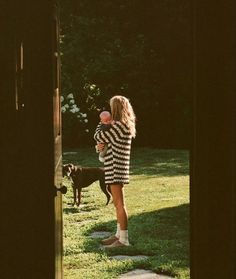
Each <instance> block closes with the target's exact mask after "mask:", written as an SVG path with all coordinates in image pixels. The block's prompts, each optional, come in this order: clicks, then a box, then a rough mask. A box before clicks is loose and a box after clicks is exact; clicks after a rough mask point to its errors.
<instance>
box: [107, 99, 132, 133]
mask: <svg viewBox="0 0 236 279" xmlns="http://www.w3.org/2000/svg"><path fill="white" fill-rule="evenodd" d="M110 106H111V114H112V119H113V120H114V121H120V122H122V123H124V124H126V126H128V128H129V129H130V133H131V135H132V137H133V138H135V136H136V128H135V122H136V117H135V114H134V110H133V108H132V106H131V104H130V101H129V100H128V99H127V98H126V97H124V96H121V95H116V96H114V97H112V98H111V99H110Z"/></svg>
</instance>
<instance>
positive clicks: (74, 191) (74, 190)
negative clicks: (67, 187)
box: [72, 185, 76, 206]
mask: <svg viewBox="0 0 236 279" xmlns="http://www.w3.org/2000/svg"><path fill="white" fill-rule="evenodd" d="M72 187H73V195H74V196H73V198H74V202H73V206H74V205H75V204H76V187H75V186H74V185H73V186H72Z"/></svg>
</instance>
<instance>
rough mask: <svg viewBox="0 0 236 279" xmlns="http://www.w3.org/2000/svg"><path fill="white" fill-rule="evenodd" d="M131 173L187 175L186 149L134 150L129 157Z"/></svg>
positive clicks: (168, 175)
mask: <svg viewBox="0 0 236 279" xmlns="http://www.w3.org/2000/svg"><path fill="white" fill-rule="evenodd" d="M131 174H133V175H149V176H150V175H151V176H166V177H171V176H180V175H181V176H183V175H189V154H188V151H186V150H155V149H154V150H153V151H152V150H149V149H141V150H135V151H134V153H133V155H132V157H131Z"/></svg>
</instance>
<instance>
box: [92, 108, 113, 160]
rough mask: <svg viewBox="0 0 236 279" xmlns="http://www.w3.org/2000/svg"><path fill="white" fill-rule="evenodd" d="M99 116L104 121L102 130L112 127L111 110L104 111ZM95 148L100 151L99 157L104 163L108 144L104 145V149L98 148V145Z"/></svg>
mask: <svg viewBox="0 0 236 279" xmlns="http://www.w3.org/2000/svg"><path fill="white" fill-rule="evenodd" d="M99 117H100V121H101V123H102V125H101V130H102V131H106V130H108V129H110V127H111V124H112V119H111V114H110V112H109V111H102V112H101V113H100V115H99ZM95 148H96V151H97V152H98V153H99V157H98V158H99V161H100V162H102V163H103V162H104V160H105V159H104V157H105V155H106V152H107V148H108V146H107V144H105V145H104V149H103V150H102V151H99V150H98V147H97V145H96V146H95Z"/></svg>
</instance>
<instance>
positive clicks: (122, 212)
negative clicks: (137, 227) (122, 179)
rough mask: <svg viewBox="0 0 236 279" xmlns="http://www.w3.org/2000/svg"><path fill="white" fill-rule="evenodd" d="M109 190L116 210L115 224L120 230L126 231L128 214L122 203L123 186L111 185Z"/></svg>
mask: <svg viewBox="0 0 236 279" xmlns="http://www.w3.org/2000/svg"><path fill="white" fill-rule="evenodd" d="M110 189H111V194H112V198H113V203H114V206H115V208H116V217H117V223H119V224H120V229H121V230H127V227H128V214H127V210H126V207H125V202H124V192H123V184H111V185H110Z"/></svg>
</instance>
